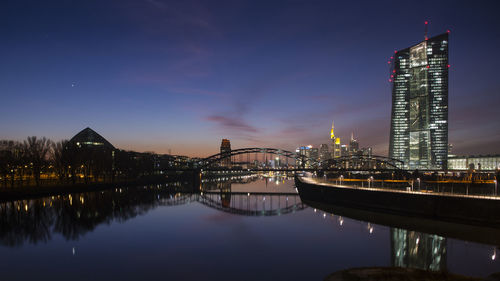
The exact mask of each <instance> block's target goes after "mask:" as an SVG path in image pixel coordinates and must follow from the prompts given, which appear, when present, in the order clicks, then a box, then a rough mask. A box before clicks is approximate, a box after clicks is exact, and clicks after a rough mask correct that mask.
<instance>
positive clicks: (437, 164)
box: [389, 33, 449, 170]
mask: <svg viewBox="0 0 500 281" xmlns="http://www.w3.org/2000/svg"><path fill="white" fill-rule="evenodd" d="M392 66H393V68H392V70H391V72H392V73H391V78H390V79H389V81H390V82H392V83H393V86H392V113H391V135H390V144H389V157H391V158H395V159H398V160H401V161H403V162H404V163H405V164H404V167H403V168H406V169H440V170H441V169H446V168H447V157H448V153H447V152H448V68H449V64H448V33H444V34H441V35H438V36H435V37H432V38H428V39H427V38H426V40H424V41H423V42H420V43H418V44H417V45H414V46H412V47H409V48H406V49H403V50H400V51H395V53H394V61H393V64H392Z"/></svg>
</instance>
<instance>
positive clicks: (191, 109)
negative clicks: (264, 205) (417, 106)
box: [0, 0, 500, 156]
mask: <svg viewBox="0 0 500 281" xmlns="http://www.w3.org/2000/svg"><path fill="white" fill-rule="evenodd" d="M424 2H425V1H424ZM286 3H287V5H281V4H279V3H273V4H271V5H264V4H263V3H252V2H238V3H230V2H217V3H215V5H212V6H209V5H207V4H203V3H199V2H186V3H182V4H181V3H176V4H174V3H170V2H167V1H165V2H163V1H152V0H151V1H124V2H120V4H118V3H117V2H112V1H111V2H104V3H100V2H99V3H97V2H87V3H82V2H74V3H63V2H61V5H59V6H58V7H57V8H54V6H52V7H49V6H47V5H44V4H43V3H36V2H31V1H25V2H22V3H20V2H17V3H14V2H8V3H3V4H2V9H0V10H1V11H0V13H1V16H2V18H3V19H4V20H5V21H6V22H7V24H5V25H2V27H0V32H1V33H2V34H3V35H4V38H5V42H6V43H5V44H3V45H2V46H0V51H1V52H2V54H4V56H5V59H4V63H3V66H4V67H2V68H0V77H2V78H0V81H1V83H0V92H2V93H3V94H2V105H1V107H0V110H1V112H2V113H0V117H1V118H2V120H3V122H1V123H0V132H1V133H0V139H15V140H20V139H24V138H26V137H27V136H31V135H37V136H46V137H49V138H51V139H53V140H56V141H57V140H60V139H69V138H70V137H71V136H73V135H75V134H76V133H77V132H79V131H80V130H82V129H83V128H86V127H91V128H93V129H94V130H96V131H97V132H99V133H100V134H102V135H103V136H104V137H105V138H106V139H108V140H109V141H110V142H111V143H113V144H114V145H115V146H116V147H118V148H121V149H128V150H134V151H154V152H156V153H168V151H169V150H171V151H172V154H178V155H187V156H207V155H211V154H214V153H216V152H217V151H218V149H219V145H220V141H221V139H223V138H227V139H230V140H231V143H232V146H233V147H235V148H238V147H250V146H262V145H263V144H265V146H268V147H278V148H283V149H288V150H293V149H295V148H296V147H297V145H300V144H304V143H305V144H314V145H315V146H319V145H320V144H322V143H326V142H327V141H328V133H327V130H329V127H330V124H331V120H335V123H336V135H337V136H340V138H341V140H342V139H343V140H347V139H348V138H349V135H350V134H351V132H352V131H354V133H355V135H356V138H357V139H358V140H359V141H360V142H361V143H363V144H365V145H366V146H370V147H373V150H374V154H379V155H387V154H388V149H389V127H390V108H391V95H390V87H391V86H390V83H389V82H388V81H387V74H388V66H387V64H386V61H387V58H388V57H389V56H391V54H392V52H393V51H394V50H398V49H402V48H404V47H406V46H410V45H413V44H415V43H417V42H419V41H421V40H422V39H423V36H424V24H423V22H424V21H425V20H428V21H429V35H430V36H431V37H432V36H434V35H437V34H439V33H441V32H444V31H446V30H450V31H451V34H450V46H453V47H452V48H451V49H450V64H451V67H450V75H449V78H450V83H449V84H450V89H449V96H450V101H449V114H450V116H449V126H450V128H449V142H450V143H452V144H453V145H454V154H463V155H467V154H488V153H491V154H494V153H499V152H500V150H499V148H497V145H496V144H497V143H498V141H500V134H499V133H498V132H499V131H500V130H498V127H499V124H498V121H496V119H495V118H496V114H495V107H494V106H489V105H495V104H498V103H499V102H500V100H499V96H498V94H495V93H497V92H498V91H499V89H500V85H499V84H498V82H497V81H496V77H495V70H496V65H497V62H498V59H496V57H495V56H492V54H494V53H495V52H494V51H495V50H497V49H498V48H499V47H500V39H498V38H499V36H495V35H497V34H498V32H499V31H498V28H497V27H498V26H499V20H498V19H496V15H495V14H494V11H495V9H493V8H492V7H490V6H489V5H488V3H484V5H482V6H481V7H479V6H471V5H466V4H464V3H455V2H440V3H433V4H432V5H433V9H432V10H431V11H428V10H427V9H425V8H426V6H428V5H424V4H423V5H422V6H421V7H413V6H412V5H411V3H409V4H402V5H399V6H398V8H395V7H393V6H394V5H391V3H392V2H386V5H381V4H374V3H371V2H365V3H364V4H363V5H362V7H361V8H360V6H358V5H359V4H358V5H357V4H345V3H344V4H341V5H337V4H332V3H327V2H318V3H317V4H316V5H304V3H302V2H300V1H297V2H286ZM429 3H431V2H429ZM491 5H493V4H491ZM356 8H360V9H359V10H357V9H356ZM409 8H411V9H414V10H415V12H414V13H411V15H408V14H405V15H404V16H402V15H400V14H403V13H400V12H401V11H404V10H406V9H409ZM276 11H280V13H279V15H276ZM275 16H277V17H278V18H275ZM463 18H469V20H468V21H467V22H464V21H463V20H462V19H463ZM394 23H397V24H396V25H395V24H394ZM471 38H474V40H472V39H471ZM32 46H37V47H36V48H34V47H32ZM471 54H474V55H471ZM478 70H480V71H478ZM360 81H362V83H360ZM470 96H474V99H473V100H471V99H470Z"/></svg>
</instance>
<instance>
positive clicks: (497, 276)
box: [325, 267, 500, 281]
mask: <svg viewBox="0 0 500 281" xmlns="http://www.w3.org/2000/svg"><path fill="white" fill-rule="evenodd" d="M397 280H409V281H417V280H419V281H420V280H432V281H444V280H446V281H448V280H450V281H451V280H456V281H476V280H491V281H498V280H500V273H494V274H492V275H490V276H489V277H487V278H486V279H482V278H476V277H467V276H463V275H458V274H452V273H448V272H434V271H427V270H421V269H414V268H400V267H361V268H351V269H345V270H341V271H337V272H334V273H332V274H330V275H328V276H327V277H326V278H325V281H397Z"/></svg>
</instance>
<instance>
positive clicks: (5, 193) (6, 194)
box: [0, 176, 191, 202]
mask: <svg viewBox="0 0 500 281" xmlns="http://www.w3.org/2000/svg"><path fill="white" fill-rule="evenodd" d="M190 179H191V178H190V177H186V176H170V177H165V176H155V177H145V178H139V179H133V180H120V181H115V182H94V183H88V184H85V183H77V184H74V185H71V184H69V185H63V184H58V185H47V186H39V187H36V186H28V187H14V188H2V189H0V202H7V201H14V200H24V199H34V198H39V197H45V196H55V195H66V194H70V193H81V192H92V191H100V190H106V189H112V188H117V187H129V186H137V185H151V184H163V183H169V182H178V181H187V180H190Z"/></svg>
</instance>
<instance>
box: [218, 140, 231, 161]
mask: <svg viewBox="0 0 500 281" xmlns="http://www.w3.org/2000/svg"><path fill="white" fill-rule="evenodd" d="M220 153H221V154H222V155H223V156H225V155H231V142H230V141H229V140H228V139H222V143H221V144H220ZM220 165H221V166H222V167H231V157H228V158H224V159H222V160H221V163H220Z"/></svg>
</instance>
